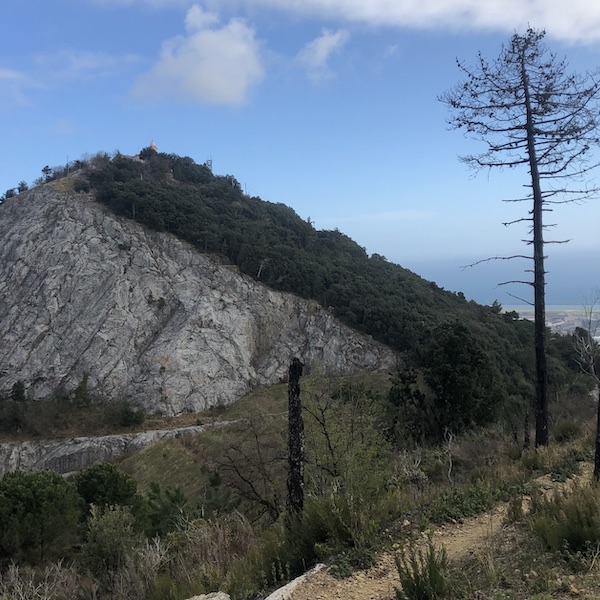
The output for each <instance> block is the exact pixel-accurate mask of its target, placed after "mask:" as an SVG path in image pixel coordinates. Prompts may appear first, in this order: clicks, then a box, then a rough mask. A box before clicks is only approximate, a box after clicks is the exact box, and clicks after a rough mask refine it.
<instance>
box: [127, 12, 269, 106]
mask: <svg viewBox="0 0 600 600" xmlns="http://www.w3.org/2000/svg"><path fill="white" fill-rule="evenodd" d="M185 28H186V34H185V35H180V36H177V37H175V38H172V39H170V40H167V41H166V42H164V43H163V45H162V49H161V52H160V57H159V59H158V61H157V62H156V64H155V65H154V66H153V67H152V69H151V70H150V71H149V72H147V73H146V74H144V75H142V76H141V77H140V78H139V79H138V80H137V81H136V83H135V84H134V86H133V89H132V93H133V94H134V95H135V96H136V97H138V98H145V99H151V100H164V99H168V100H180V101H184V102H191V103H199V104H202V103H210V104H229V105H239V104H243V103H244V102H245V101H246V99H247V98H248V94H249V92H250V90H251V89H252V88H253V87H254V86H256V85H257V84H258V83H259V82H260V81H261V80H262V79H263V77H264V67H263V63H262V58H261V52H260V50H261V48H260V43H259V42H258V41H257V40H256V38H255V31H254V29H253V28H252V27H250V26H249V25H248V24H247V23H246V22H245V21H244V20H243V19H231V20H230V21H229V22H228V23H227V24H226V25H223V26H219V25H218V17H217V16H216V15H215V14H213V13H209V12H206V11H205V10H203V9H202V8H200V7H199V6H198V5H194V6H192V7H191V8H190V10H189V11H188V12H187V15H186V18H185Z"/></svg>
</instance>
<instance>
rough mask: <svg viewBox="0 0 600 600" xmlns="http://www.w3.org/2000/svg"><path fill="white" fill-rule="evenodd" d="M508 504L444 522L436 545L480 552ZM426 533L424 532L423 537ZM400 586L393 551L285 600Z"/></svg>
mask: <svg viewBox="0 0 600 600" xmlns="http://www.w3.org/2000/svg"><path fill="white" fill-rule="evenodd" d="M588 466H589V465H585V468H584V469H582V474H581V475H580V476H579V477H576V478H574V480H578V479H581V478H582V477H584V478H585V477H588V478H589V477H590V474H591V471H590V472H589V473H588V471H589V468H587V467H588ZM536 481H537V482H538V483H539V484H540V485H541V487H542V489H547V490H551V489H556V488H557V487H562V486H563V485H564V484H557V483H555V482H552V481H551V480H550V478H549V477H548V476H544V477H540V478H538V479H537V480H536ZM507 508H508V504H507V503H502V504H499V505H497V506H495V507H494V508H493V509H492V510H490V511H488V512H486V513H483V514H481V515H478V516H476V517H470V518H467V519H464V520H463V521H462V522H461V523H453V524H449V525H443V526H441V527H438V528H436V529H434V530H432V531H431V532H430V533H431V534H432V539H433V542H434V544H435V545H436V546H438V547H440V546H442V545H443V546H444V548H445V549H446V552H447V553H448V558H449V559H450V560H452V561H454V560H460V559H462V558H467V557H468V556H469V555H470V554H480V553H484V552H485V551H486V547H490V545H491V544H492V543H493V541H494V539H495V538H497V537H498V536H499V535H500V534H501V533H502V530H503V529H504V527H505V526H506V525H505V521H506V519H505V517H506V512H507ZM426 538H427V532H425V533H424V534H423V540H424V541H425V540H426ZM397 586H398V573H397V571H396V566H395V562H394V554H393V553H387V554H384V555H382V556H381V557H380V559H379V560H378V562H377V563H376V564H375V565H374V566H373V567H371V568H370V569H368V570H366V571H359V572H356V573H354V574H353V575H352V576H351V577H349V578H347V579H342V580H339V579H335V578H334V577H332V576H331V575H330V574H329V572H328V570H327V569H325V570H322V571H320V572H318V573H316V574H314V575H313V576H312V577H310V578H309V579H308V580H306V581H303V582H302V583H301V584H300V585H298V586H297V587H296V588H294V590H293V591H291V592H290V593H289V594H287V595H286V596H285V598H284V599H282V600H338V599H339V600H393V599H394V598H395V597H396V596H395V588H396V587H397Z"/></svg>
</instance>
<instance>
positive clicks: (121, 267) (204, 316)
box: [0, 182, 396, 415]
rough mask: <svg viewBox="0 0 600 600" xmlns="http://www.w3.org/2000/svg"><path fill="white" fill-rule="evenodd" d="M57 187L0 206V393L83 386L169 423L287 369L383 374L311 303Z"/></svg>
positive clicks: (377, 348) (370, 347)
mask: <svg viewBox="0 0 600 600" xmlns="http://www.w3.org/2000/svg"><path fill="white" fill-rule="evenodd" d="M57 183H58V184H60V182H57ZM57 187H58V186H57V185H55V184H49V185H45V186H41V187H38V188H35V189H33V190H31V191H29V192H27V193H24V194H20V195H19V196H17V197H15V198H12V199H10V200H8V201H6V202H5V203H4V204H2V205H1V206H0V390H2V391H4V392H6V391H8V390H10V388H11V387H12V385H13V384H14V382H15V381H17V380H18V379H22V380H23V381H24V382H25V383H26V386H27V392H28V393H29V394H31V395H33V396H34V397H36V398H44V397H48V396H49V395H51V394H52V392H53V391H54V390H55V389H56V388H57V387H58V386H63V387H64V388H65V389H67V390H73V389H74V388H75V387H76V386H77V384H78V383H79V382H80V381H81V380H82V378H83V376H84V373H89V380H88V388H89V389H90V390H92V391H97V392H99V393H101V394H104V395H106V396H108V397H112V398H118V397H123V396H131V398H132V400H133V402H134V403H135V404H137V405H138V406H142V407H143V408H144V409H145V410H147V411H149V412H162V413H164V414H167V415H174V414H179V413H182V412H185V411H199V410H202V409H205V408H207V407H210V406H215V405H223V404H230V403H232V402H234V401H235V400H237V399H239V398H240V397H241V396H242V395H244V394H246V393H247V392H249V391H250V390H252V389H254V388H256V387H258V386H261V385H268V384H273V383H276V382H278V381H281V380H283V379H284V378H285V377H286V373H287V367H288V365H289V362H290V360H291V358H292V357H294V356H298V357H299V358H300V359H301V360H302V361H303V362H305V363H306V364H307V365H309V366H314V365H317V364H318V365H320V367H321V368H322V369H323V371H324V372H325V373H331V374H350V373H353V372H355V371H357V370H383V369H392V368H393V367H394V365H395V361H396V358H395V355H394V353H393V352H392V351H391V350H390V349H389V348H387V347H385V346H383V345H381V344H378V343H376V342H374V341H373V340H372V339H371V338H368V337H366V336H363V335H360V334H358V333H357V332H355V331H353V330H352V329H350V328H348V327H346V326H344V325H342V324H341V323H340V322H338V321H337V320H336V319H335V318H334V317H332V316H331V314H329V313H328V312H327V311H326V310H325V309H323V308H322V307H320V306H319V305H318V304H316V303H315V302H311V301H307V300H303V299H301V298H298V297H296V296H293V295H290V294H282V293H278V292H275V291H272V290H270V289H268V288H266V287H265V286H262V285H260V284H259V283H256V282H255V281H253V280H252V279H251V278H249V277H246V276H244V275H241V274H239V272H238V271H237V269H236V268H234V267H230V266H226V265H222V264H220V263H218V262H216V261H215V260H212V259H211V258H210V257H208V256H206V255H202V254H200V253H199V252H198V251H197V250H196V249H194V248H193V247H192V246H190V245H188V244H186V243H184V242H181V241H180V240H178V239H176V238H175V237H174V236H171V235H169V234H164V233H158V232H154V231H150V230H148V229H145V228H143V227H141V226H139V225H138V224H136V223H133V222H131V221H129V220H126V219H122V218H119V217H116V216H114V215H113V214H112V213H110V212H109V211H108V210H106V209H105V208H104V207H103V206H101V205H100V204H98V203H96V202H94V200H93V198H92V197H91V196H89V195H85V194H74V193H63V192H60V191H58V190H57V189H55V188H57Z"/></svg>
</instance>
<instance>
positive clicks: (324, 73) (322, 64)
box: [296, 29, 350, 80]
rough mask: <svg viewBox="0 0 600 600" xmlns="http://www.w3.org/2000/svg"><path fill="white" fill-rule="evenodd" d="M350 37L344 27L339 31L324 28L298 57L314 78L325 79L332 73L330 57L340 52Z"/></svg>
mask: <svg viewBox="0 0 600 600" xmlns="http://www.w3.org/2000/svg"><path fill="white" fill-rule="evenodd" d="M349 39H350V34H349V33H348V32H347V31H345V30H343V29H339V30H338V31H329V30H328V29H323V31H322V33H321V35H320V36H319V37H318V38H315V39H314V40H312V42H309V43H308V44H306V46H304V48H302V50H301V51H300V52H299V53H298V55H297V57H296V59H297V60H298V62H299V63H300V64H301V65H303V66H305V67H306V68H307V69H308V72H309V74H310V76H311V77H312V78H313V79H315V80H320V79H325V78H327V77H330V76H331V74H332V73H331V71H330V70H329V65H328V62H329V58H330V57H331V55H332V54H334V53H336V52H339V51H340V50H341V48H342V47H343V46H344V45H345V44H346V43H347V42H348V40H349Z"/></svg>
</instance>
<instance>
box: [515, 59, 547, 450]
mask: <svg viewBox="0 0 600 600" xmlns="http://www.w3.org/2000/svg"><path fill="white" fill-rule="evenodd" d="M524 60H525V59H524V55H523V57H522V62H521V76H522V83H523V90H524V92H525V103H526V111H527V152H528V156H529V169H530V173H531V189H532V192H533V211H532V219H533V297H534V300H533V302H534V309H535V317H534V335H535V372H536V385H535V398H536V402H535V445H536V447H537V446H546V445H548V368H547V364H546V293H545V292H546V290H545V287H546V283H545V274H546V272H545V270H544V235H543V222H542V208H543V197H542V190H541V186H540V173H539V170H538V163H537V156H536V151H535V131H534V126H533V117H532V114H531V99H530V94H529V80H528V77H527V70H526V68H525V62H524Z"/></svg>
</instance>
